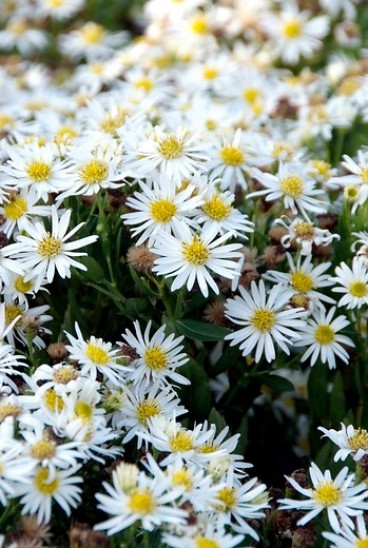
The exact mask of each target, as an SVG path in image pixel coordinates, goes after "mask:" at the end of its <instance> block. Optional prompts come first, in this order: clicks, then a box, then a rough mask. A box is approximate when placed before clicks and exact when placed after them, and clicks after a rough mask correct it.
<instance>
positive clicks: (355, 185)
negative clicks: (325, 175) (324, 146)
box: [328, 150, 368, 213]
mask: <svg viewBox="0 0 368 548" xmlns="http://www.w3.org/2000/svg"><path fill="white" fill-rule="evenodd" d="M341 165H342V167H343V168H345V170H347V171H348V172H349V173H348V174H346V175H340V176H336V177H331V179H330V180H329V182H328V184H329V185H330V186H331V188H334V187H335V185H339V186H343V187H344V188H345V195H346V197H347V198H348V199H349V194H351V195H354V200H352V201H353V206H352V209H351V211H352V213H355V211H356V210H357V209H358V207H359V206H360V205H363V204H364V203H365V202H366V201H367V199H368V185H367V183H368V153H367V152H366V151H364V152H363V151H362V150H359V151H358V155H357V159H356V161H355V160H353V159H352V158H350V156H348V155H347V154H344V155H343V161H342V162H341Z"/></svg>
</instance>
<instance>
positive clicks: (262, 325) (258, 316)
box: [249, 308, 276, 333]
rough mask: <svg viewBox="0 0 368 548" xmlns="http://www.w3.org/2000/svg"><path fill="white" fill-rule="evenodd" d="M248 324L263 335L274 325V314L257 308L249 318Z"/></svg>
mask: <svg viewBox="0 0 368 548" xmlns="http://www.w3.org/2000/svg"><path fill="white" fill-rule="evenodd" d="M249 321H250V323H251V324H252V325H253V326H254V327H255V328H256V329H258V331H262V332H263V333H264V332H266V331H270V329H271V328H272V327H273V326H274V325H275V323H276V314H275V313H274V312H273V311H272V310H267V309H265V308H258V309H257V310H255V311H254V312H253V314H252V315H251V316H250V318H249Z"/></svg>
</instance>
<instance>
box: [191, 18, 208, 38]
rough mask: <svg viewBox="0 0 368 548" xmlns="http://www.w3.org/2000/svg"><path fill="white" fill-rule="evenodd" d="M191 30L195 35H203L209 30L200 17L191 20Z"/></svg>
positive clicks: (204, 20) (203, 19) (205, 22)
mask: <svg viewBox="0 0 368 548" xmlns="http://www.w3.org/2000/svg"><path fill="white" fill-rule="evenodd" d="M191 28H192V31H193V32H195V33H196V34H205V33H206V32H208V30H209V28H208V23H207V21H206V19H205V17H203V16H202V15H198V17H195V18H194V19H193V20H192V23H191Z"/></svg>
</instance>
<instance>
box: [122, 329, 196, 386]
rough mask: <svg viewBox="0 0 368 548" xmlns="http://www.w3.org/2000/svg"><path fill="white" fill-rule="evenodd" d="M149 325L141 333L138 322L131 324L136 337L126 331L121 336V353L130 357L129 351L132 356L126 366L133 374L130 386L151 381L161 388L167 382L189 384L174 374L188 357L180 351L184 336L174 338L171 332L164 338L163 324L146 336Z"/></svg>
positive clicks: (145, 384) (146, 384)
mask: <svg viewBox="0 0 368 548" xmlns="http://www.w3.org/2000/svg"><path fill="white" fill-rule="evenodd" d="M151 326H152V322H151V320H150V321H149V322H148V324H147V326H146V329H145V330H144V333H142V331H141V327H140V325H139V322H138V321H136V322H134V327H135V331H136V335H134V334H133V333H132V332H131V331H130V330H129V329H127V330H126V331H125V333H123V334H122V337H123V339H124V341H125V343H126V344H124V343H118V344H119V345H120V346H121V354H122V355H123V356H124V355H126V356H127V357H129V356H131V353H132V351H133V352H134V353H135V355H136V357H134V359H133V360H132V362H131V363H130V367H131V368H132V369H133V371H132V372H131V373H130V374H129V378H130V379H131V380H132V381H133V383H134V384H140V383H142V384H143V385H144V386H148V385H149V384H150V383H151V382H153V383H155V382H156V381H157V382H160V384H162V386H167V385H168V383H170V384H171V383H172V382H177V383H179V384H190V381H189V380H188V379H187V378H186V377H183V375H180V374H179V373H177V372H176V369H177V368H178V367H181V366H182V365H184V364H185V363H186V362H187V361H188V360H189V357H188V356H187V354H185V353H184V352H181V350H182V349H183V346H182V345H180V343H181V342H182V341H183V339H184V337H183V336H181V337H175V335H173V334H172V333H171V334H170V335H168V336H165V331H166V325H162V326H161V327H160V328H159V330H158V331H156V332H155V333H154V334H153V335H150V331H151Z"/></svg>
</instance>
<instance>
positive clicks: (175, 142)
mask: <svg viewBox="0 0 368 548" xmlns="http://www.w3.org/2000/svg"><path fill="white" fill-rule="evenodd" d="M158 152H159V153H160V154H161V156H163V157H164V158H165V159H166V160H175V158H180V157H181V156H183V153H184V146H183V143H182V141H179V139H177V138H176V137H175V135H170V136H169V137H166V138H165V139H162V140H161V141H160V144H159V147H158Z"/></svg>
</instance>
